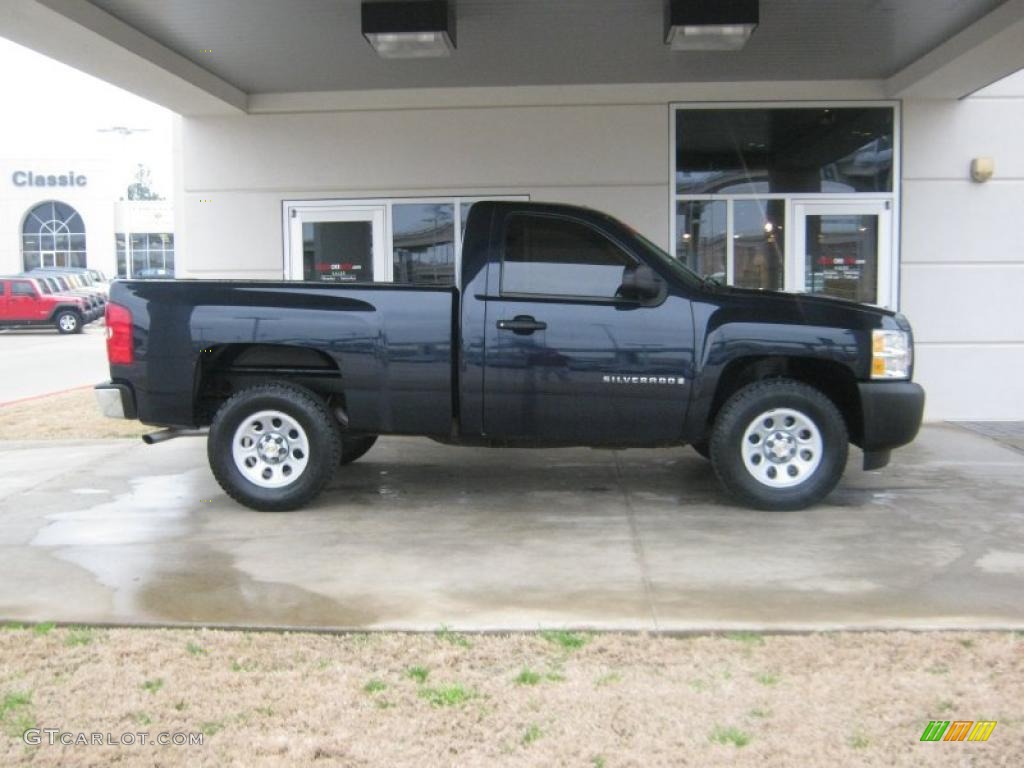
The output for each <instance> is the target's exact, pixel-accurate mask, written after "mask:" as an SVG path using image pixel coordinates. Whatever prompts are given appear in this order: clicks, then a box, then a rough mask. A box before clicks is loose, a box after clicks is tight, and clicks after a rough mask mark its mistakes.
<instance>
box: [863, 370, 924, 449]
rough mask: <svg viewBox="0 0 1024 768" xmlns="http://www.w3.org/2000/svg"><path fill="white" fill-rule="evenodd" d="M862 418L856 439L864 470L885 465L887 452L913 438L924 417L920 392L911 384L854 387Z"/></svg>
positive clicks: (870, 384) (905, 382) (879, 384)
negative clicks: (857, 439)
mask: <svg viewBox="0 0 1024 768" xmlns="http://www.w3.org/2000/svg"><path fill="white" fill-rule="evenodd" d="M857 388H858V389H859V390H860V408H861V415H862V417H863V421H862V429H861V436H860V440H859V441H858V442H857V444H858V445H859V446H860V447H861V449H862V450H863V451H864V469H880V468H881V467H884V466H885V465H886V464H888V463H889V452H890V451H892V449H893V448H899V447H900V446H901V445H906V444H907V443H909V442H910V441H912V440H913V439H914V438H915V437H917V431H918V430H919V429H920V428H921V420H922V418H923V416H924V389H923V388H922V387H921V385H920V384H915V383H914V382H912V381H871V382H861V383H859V384H858V385H857Z"/></svg>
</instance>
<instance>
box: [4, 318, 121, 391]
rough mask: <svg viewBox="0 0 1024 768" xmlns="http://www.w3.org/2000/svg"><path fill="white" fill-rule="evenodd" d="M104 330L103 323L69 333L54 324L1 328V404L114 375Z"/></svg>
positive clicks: (101, 379) (91, 324)
mask: <svg viewBox="0 0 1024 768" xmlns="http://www.w3.org/2000/svg"><path fill="white" fill-rule="evenodd" d="M104 334H105V328H104V327H103V325H102V323H90V324H89V325H87V326H86V327H85V329H84V330H83V331H82V333H80V334H74V335H68V336H65V335H62V334H59V333H57V332H56V331H55V330H53V329H52V328H31V329H29V328H25V329H21V328H19V329H14V330H11V329H7V330H4V329H0V359H2V360H3V370H4V375H3V376H0V405H3V404H4V403H8V402H11V401H12V400H20V399H23V398H26V397H35V396H37V395H45V394H49V393H51V392H60V391H62V390H65V389H73V388H75V387H83V386H86V385H91V384H95V383H96V382H98V381H103V380H104V379H108V378H110V372H109V370H108V368H107V350H106V346H105V338H106V337H105V335H104Z"/></svg>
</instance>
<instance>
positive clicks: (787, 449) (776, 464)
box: [741, 408, 824, 488]
mask: <svg viewBox="0 0 1024 768" xmlns="http://www.w3.org/2000/svg"><path fill="white" fill-rule="evenodd" d="M823 450H824V441H823V440H822V439H821V431H820V430H819V429H818V425H817V424H815V423H814V421H813V420H812V419H811V418H810V417H809V416H808V415H807V414H805V413H802V412H800V411H798V410H796V409H794V408H773V409H772V410H770V411H765V412H764V413H762V414H761V415H760V416H758V417H757V418H756V419H754V420H753V421H751V422H750V425H749V426H748V427H747V429H746V431H745V432H744V433H743V445H742V447H741V451H742V453H743V466H745V467H746V468H747V472H749V473H750V475H751V476H752V477H753V478H754V479H755V480H757V481H758V482H759V483H761V484H762V485H766V486H768V487H769V488H793V487H794V486H797V485H800V484H801V483H804V482H806V481H807V480H808V479H810V477H811V476H812V475H813V474H814V471H815V470H816V469H817V468H818V466H819V465H820V464H821V458H822V453H823Z"/></svg>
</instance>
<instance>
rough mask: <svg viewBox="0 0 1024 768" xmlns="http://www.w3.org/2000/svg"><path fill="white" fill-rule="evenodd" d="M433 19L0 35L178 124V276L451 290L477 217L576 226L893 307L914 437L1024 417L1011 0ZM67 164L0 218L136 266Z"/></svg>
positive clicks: (53, 22) (10, 259)
mask: <svg viewBox="0 0 1024 768" xmlns="http://www.w3.org/2000/svg"><path fill="white" fill-rule="evenodd" d="M417 5H419V6H421V7H419V8H411V7H410V6H409V5H408V4H401V3H399V4H396V3H391V2H386V0H376V1H373V2H359V1H358V0H331V1H327V0H323V1H319V0H318V1H313V0H310V1H309V2H295V3H263V4H251V3H248V2H246V1H245V0H225V1H224V2H219V3H207V2H202V1H201V0H179V1H178V2H174V3H137V2H132V1H131V0H91V1H90V2H86V0H80V1H79V2H68V1H67V0H11V1H10V2H8V3H6V4H5V6H4V8H3V10H2V11H0V35H2V36H4V37H8V38H10V39H11V40H14V41H15V42H18V43H20V44H22V45H25V46H28V47H30V48H33V49H35V50H38V51H40V52H42V53H44V54H46V55H48V56H51V57H53V58H56V59H58V60H61V61H64V62H66V63H67V64H69V65H71V66H74V67H76V68H78V69H81V70H83V71H85V72H88V73H90V74H93V75H95V76H97V77H100V78H103V79H105V80H107V81H109V82H111V83H113V84H115V85H118V86H120V87H122V88H125V89H127V90H130V91H132V92H134V93H137V94H139V95H141V96H143V97H145V98H147V99H149V100H151V101H153V102H155V103H157V104H160V105H163V106H165V107H167V108H169V109H171V110H173V111H174V112H176V113H177V114H178V115H179V117H178V119H177V126H176V139H175V145H176V146H175V155H176V156H175V177H176V184H177V189H176V192H175V199H174V204H175V210H176V214H177V215H176V221H175V227H174V228H173V229H170V228H166V227H165V228H164V229H163V230H161V229H160V227H156V228H154V226H153V225H152V224H151V223H149V224H145V225H143V226H144V227H145V228H147V230H148V231H149V232H153V233H157V234H159V232H160V231H165V232H174V233H175V236H176V240H175V242H176V245H175V247H174V251H175V254H176V255H175V265H174V266H175V270H176V273H177V275H178V276H179V277H194V278H243V277H245V278H261V279H295V280H329V281H340V282H360V281H369V280H378V281H389V280H398V281H403V282H416V283H421V284H430V285H439V284H440V285H451V284H454V283H455V282H456V281H457V276H458V267H459V258H460V249H461V239H462V232H463V227H464V224H465V218H466V212H467V211H468V209H469V207H470V205H471V204H472V203H473V201H475V200H479V199H493V198H495V197H501V198H509V199H530V200H537V201H558V202H566V203H573V204H580V205H586V206H590V207H593V208H597V209H601V210H603V211H606V212H608V213H610V214H612V215H614V216H616V217H618V218H620V219H622V220H623V221H625V222H627V223H628V224H630V225H631V226H633V227H634V228H635V229H637V230H638V231H639V232H641V233H642V234H643V235H645V236H646V237H647V238H648V239H650V240H652V241H653V242H655V243H657V244H659V245H660V246H662V247H663V248H665V250H667V251H668V252H669V253H671V254H673V255H675V256H676V257H678V258H679V259H681V260H683V261H685V262H686V263H687V264H688V265H690V266H691V267H692V268H694V269H695V270H697V271H699V272H700V273H702V274H705V275H709V276H713V277H714V278H716V279H717V280H719V281H721V282H723V283H728V284H732V285H737V286H742V287H747V288H755V289H767V290H785V291H798V292H814V293H823V294H826V295H832V296H837V297H841V298H846V299H851V300H854V301H859V302H864V303H867V304H875V305H879V306H883V307H888V308H892V309H898V310H899V311H901V312H903V313H905V314H906V315H907V316H908V317H909V318H910V320H911V322H912V323H913V325H914V329H915V334H916V342H917V345H916V355H917V358H916V378H917V379H918V380H919V381H920V382H921V383H922V384H923V385H924V386H925V387H926V389H927V390H928V397H929V401H928V410H927V413H926V416H927V418H929V419H973V420H1009V419H1024V397H1021V396H1020V391H1021V387H1020V386H1018V385H1016V384H1015V382H1017V381H1018V380H1019V379H1020V378H1021V377H1024V302H1022V301H1021V299H1020V297H1021V296H1024V238H1022V237H1021V226H1022V222H1024V133H1022V131H1021V125H1024V74H1020V72H1021V70H1022V68H1024V0H960V1H959V2H947V1H940V0H901V1H900V2H895V1H890V0H760V2H757V1H756V0H754V1H753V2H750V1H740V0H718V1H717V2H716V1H715V0H587V1H586V2H584V1H583V0H533V1H532V2H514V1H513V0H458V1H457V2H455V1H451V2H449V3H447V5H445V4H439V3H433V2H429V0H428V2H424V3H417ZM716 9H717V10H716ZM722 9H726V10H725V11H723V10H722ZM722 13H732V14H736V15H735V17H728V18H725V17H721V14H722ZM716 14H719V15H718V16H716ZM708 48H716V49H717V50H708ZM410 55H415V56H417V57H416V58H403V57H404V56H410ZM396 56H397V57H396ZM1015 73H1016V74H1015ZM65 168H66V169H67V172H68V173H69V174H70V173H71V172H72V171H74V172H75V173H76V174H77V173H82V174H84V175H86V176H87V177H88V178H89V184H90V185H91V184H92V183H93V182H92V176H90V173H91V172H90V171H89V169H88V168H86V166H84V165H82V164H71V165H68V164H67V163H65V164H64V165H60V164H55V165H41V164H32V163H27V164H26V163H22V164H21V165H17V167H14V166H4V173H5V176H4V184H5V185H6V186H5V188H4V191H3V193H2V195H3V196H2V197H0V205H3V206H4V208H5V209H8V208H9V207H13V208H14V209H17V210H18V211H24V212H28V211H29V210H30V209H31V208H32V205H33V202H32V200H31V199H30V198H31V197H32V195H35V196H36V197H38V198H39V200H40V201H45V200H49V199H53V200H60V201H61V202H65V203H67V204H68V205H69V206H71V207H72V208H75V210H76V211H78V212H79V213H80V214H82V217H83V219H84V220H85V221H86V224H87V225H88V223H89V218H90V217H96V221H97V224H95V225H94V226H96V227H97V229H96V232H97V235H96V237H97V238H102V239H103V240H105V241H106V245H104V248H106V247H107V246H108V245H109V253H110V256H109V257H100V256H97V258H98V259H99V258H108V262H107V266H106V267H105V266H102V265H101V262H99V261H97V262H96V265H97V266H100V268H101V269H107V271H116V269H113V268H110V267H112V266H114V265H113V264H112V263H111V261H110V260H111V259H115V258H117V254H118V253H119V252H120V253H122V258H123V259H124V261H125V262H126V263H130V262H131V258H132V256H131V254H132V251H131V244H130V242H129V243H128V244H127V245H126V246H125V247H126V248H127V249H128V250H125V249H124V248H122V250H121V251H118V250H117V247H116V239H117V237H118V233H119V232H122V231H123V232H125V233H126V234H125V237H126V238H127V237H128V234H127V233H129V232H130V231H134V230H130V229H125V230H121V229H119V228H118V227H119V224H118V223H117V222H118V221H121V220H125V219H124V216H122V217H121V218H120V219H119V218H118V217H119V215H120V214H117V213H116V212H109V215H108V213H105V212H101V211H98V209H97V211H96V212H95V213H94V212H92V211H93V208H92V207H91V206H92V205H93V203H91V202H89V199H88V196H89V194H91V188H90V187H89V186H88V185H87V186H85V187H82V188H79V187H78V186H77V185H75V184H71V185H69V186H67V187H63V186H60V184H59V181H60V179H59V178H58V186H57V187H56V188H51V187H49V186H46V187H43V188H38V187H35V186H34V183H33V184H32V185H28V186H27V188H26V187H24V186H17V185H16V184H15V183H14V182H13V179H14V176H13V175H12V174H13V173H14V172H15V171H25V172H32V173H33V174H44V175H46V177H47V178H48V177H49V176H50V175H57V176H58V177H60V176H61V174H64V173H65V171H64V170H63V169H65ZM18 178H19V179H21V178H24V177H18ZM34 178H35V177H34ZM97 183H98V182H97ZM51 192H52V194H51ZM57 193H60V194H57ZM60 195H64V197H61V196H60ZM22 196H24V197H22ZM103 217H106V220H107V222H108V223H107V224H103V225H102V228H101V225H100V223H99V220H100V219H101V218H103ZM128 218H131V217H130V216H129V217H128ZM132 226H133V227H136V226H138V225H134V224H133V225H132ZM71 234H72V235H74V234H75V233H71ZM86 234H87V237H88V238H89V239H88V241H87V242H88V245H89V247H90V248H91V247H92V242H93V241H92V237H93V235H92V234H91V230H90V231H88V232H87V233H86ZM25 236H26V235H25V233H24V232H22V233H17V232H10V233H8V232H3V233H0V238H2V244H0V248H2V250H0V259H3V263H4V264H5V265H7V268H8V269H9V268H11V265H15V264H18V263H20V261H19V260H23V259H24V258H25V250H24V249H25V248H26V246H25V245H24V243H25V240H24V237H25ZM19 237H20V238H22V239H21V240H19ZM126 242H127V241H126ZM151 247H152V246H151V245H150V241H149V240H148V238H147V248H151ZM39 253H40V256H39V258H40V259H43V260H45V259H47V258H49V257H48V256H46V255H44V254H45V253H46V249H44V248H42V247H41V246H40V248H39ZM33 258H35V257H34V256H33ZM91 258H92V257H91V256H90V259H91ZM92 265H93V262H92V261H91V260H90V266H92Z"/></svg>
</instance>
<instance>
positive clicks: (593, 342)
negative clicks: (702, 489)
mask: <svg viewBox="0 0 1024 768" xmlns="http://www.w3.org/2000/svg"><path fill="white" fill-rule="evenodd" d="M107 326H108V329H109V330H108V336H109V338H108V342H107V351H108V357H109V359H110V373H111V380H110V381H109V382H106V383H104V384H100V385H99V386H98V387H97V398H98V400H99V402H100V406H101V408H102V409H103V410H104V412H105V413H107V414H108V415H111V416H119V417H124V418H132V419H139V420H141V421H142V422H144V423H146V424H152V425H157V426H162V427H166V428H167V429H166V430H164V431H163V432H158V433H155V434H154V435H151V436H148V437H149V438H150V442H153V441H155V440H158V439H163V438H166V437H170V436H175V435H177V434H181V433H183V432H186V431H194V430H197V429H202V428H205V427H209V439H208V453H209V460H210V466H211V468H212V470H213V473H214V475H215V476H216V478H217V480H218V481H219V482H220V484H221V486H222V487H223V488H224V490H225V491H227V493H229V494H230V495H231V496H232V497H233V498H235V499H236V500H238V501H239V502H241V503H242V504H245V505H247V506H249V507H252V508H254V509H260V510H286V509H294V508H297V507H299V506H301V505H303V504H305V503H306V502H308V501H310V500H311V499H312V498H313V497H315V496H316V495H317V494H319V493H320V492H321V490H322V489H323V488H324V486H325V485H326V483H327V482H328V480H329V479H330V478H331V476H332V475H333V473H334V472H335V471H336V468H337V467H338V465H339V464H347V463H349V462H351V461H354V460H356V459H358V458H359V457H360V456H362V455H363V454H364V453H366V451H368V450H369V449H370V447H371V446H372V445H373V443H374V441H375V440H376V439H377V436H378V435H382V434H394V435H423V436H426V437H430V438H432V439H435V440H439V441H442V442H445V443H458V444H462V445H477V446H480V445H483V446H536V447H544V446H568V445H584V446H611V447H616V446H617V447H634V446H636V447H650V446H672V445H684V444H691V445H692V446H693V447H694V448H695V449H696V450H697V451H698V452H699V453H700V454H701V455H703V456H705V457H706V458H709V459H710V460H711V464H712V466H713V467H714V470H715V472H716V474H717V475H718V477H719V479H720V480H721V483H722V485H723V486H724V487H725V488H726V489H727V490H728V491H729V492H731V493H732V494H733V495H734V496H735V497H737V498H738V499H740V500H741V501H743V502H744V503H746V504H749V505H751V506H754V507H758V508H762V509H798V508H802V507H805V506H807V505H809V504H813V503H815V502H817V501H819V500H820V499H822V498H824V497H825V496H826V495H827V494H828V493H829V492H831V491H832V489H833V488H834V487H835V486H836V484H837V483H838V481H839V478H840V476H841V475H842V473H843V470H844V468H845V466H846V460H847V449H848V443H850V442H852V443H854V444H855V445H858V446H860V447H861V448H862V449H863V451H864V468H865V469H877V468H879V467H883V466H885V465H886V464H887V463H888V461H889V453H890V450H891V449H893V448H895V447H897V446H900V445H904V444H906V443H908V442H910V441H911V440H913V439H914V436H915V435H916V434H917V430H918V428H919V426H920V423H921V416H922V411H923V408H924V392H923V390H922V389H921V387H919V386H918V385H917V384H914V383H912V382H911V376H912V354H913V340H912V336H911V330H910V325H909V323H908V322H907V320H906V319H905V318H904V317H903V316H901V315H899V314H896V313H893V312H889V311H886V310H882V309H878V308H875V307H870V306H865V305H861V304H854V303H851V302H846V301H840V300H835V299H827V298H820V297H812V296H807V295H790V294H782V293H769V292H764V291H750V290H739V289H735V288H727V287H723V286H721V285H718V284H717V283H715V282H712V281H710V280H706V279H703V278H701V277H699V276H697V275H695V274H694V273H692V272H691V271H690V270H688V269H687V268H686V267H685V266H683V265H682V264H681V263H680V262H679V261H677V260H676V259H673V258H671V257H670V256H668V255H667V254H666V253H665V252H664V251H662V250H660V249H659V248H658V247H657V246H655V245H653V244H652V243H650V242H649V241H647V240H646V239H645V238H643V237H642V236H640V235H639V234H637V233H636V232H635V231H633V230H632V229H630V228H629V227H628V226H626V225H624V224H622V223H620V222H618V221H616V220H615V219H613V218H611V217H609V216H606V215H604V214H601V213H598V212H596V211H592V210H588V209H584V208H577V207H570V206H565V205H553V204H540V203H521V202H484V203H477V204H476V205H474V206H473V208H472V209H471V212H470V214H469V217H468V222H467V227H466V234H465V239H464V247H463V254H462V274H461V281H460V288H459V289H455V288H423V287H416V286H409V285H399V284H392V283H370V284H356V285H338V284H319V283H302V282H255V281H187V280H183V281H148V280H147V281H127V282H125V281H117V282H115V283H114V284H113V286H112V289H111V293H110V303H109V304H108V306H107Z"/></svg>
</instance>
